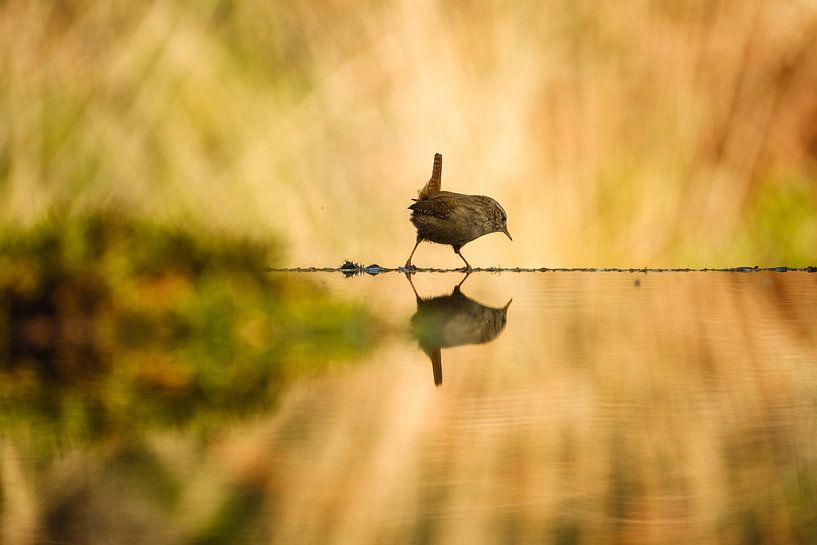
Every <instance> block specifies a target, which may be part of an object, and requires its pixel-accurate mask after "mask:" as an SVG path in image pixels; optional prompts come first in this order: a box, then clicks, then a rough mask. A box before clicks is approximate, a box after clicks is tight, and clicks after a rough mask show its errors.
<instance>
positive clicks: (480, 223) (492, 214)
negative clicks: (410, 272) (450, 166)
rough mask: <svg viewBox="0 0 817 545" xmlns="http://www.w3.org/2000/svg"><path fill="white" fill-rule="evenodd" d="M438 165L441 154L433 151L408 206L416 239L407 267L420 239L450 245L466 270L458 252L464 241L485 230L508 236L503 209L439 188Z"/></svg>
mask: <svg viewBox="0 0 817 545" xmlns="http://www.w3.org/2000/svg"><path fill="white" fill-rule="evenodd" d="M442 168H443V156H442V155H440V154H439V153H437V154H436V155H434V167H433V170H432V172H431V178H430V179H429V180H428V182H427V183H426V185H425V186H424V187H423V189H421V190H420V193H419V195H418V198H417V199H415V202H414V204H412V205H411V206H409V209H411V223H413V224H414V226H415V227H416V228H417V242H416V244H415V245H414V249H413V250H412V251H411V255H409V258H408V261H406V267H407V268H408V267H411V258H412V257H413V256H414V252H415V251H416V250H417V246H418V245H419V244H420V243H421V242H422V241H424V240H428V241H431V242H436V243H438V244H449V245H451V246H452V247H453V248H454V252H456V254H457V255H459V256H460V257H461V258H462V260H463V261H464V262H465V267H466V269H470V268H471V265H470V264H469V263H468V261H466V259H465V258H464V257H463V255H462V254H461V253H460V249H461V248H462V247H463V246H464V245H465V244H467V243H469V242H471V241H472V240H474V239H477V238H479V237H481V236H482V235H487V234H488V233H505V234H506V235H507V236H508V238H511V235H510V233H508V226H507V220H508V217H507V215H506V214H505V210H504V209H503V208H502V206H500V205H499V203H498V202H496V201H495V200H494V199H492V198H491V197H485V196H483V195H463V194H462V193H452V192H451V191H441V190H440V187H441V180H442ZM511 240H513V239H511Z"/></svg>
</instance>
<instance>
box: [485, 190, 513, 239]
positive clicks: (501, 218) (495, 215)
mask: <svg viewBox="0 0 817 545" xmlns="http://www.w3.org/2000/svg"><path fill="white" fill-rule="evenodd" d="M485 198H486V199H487V204H488V210H489V214H488V217H489V218H490V221H491V228H492V229H491V232H492V233H505V235H506V236H507V237H508V238H509V239H511V240H513V238H511V234H510V233H509V232H508V214H506V213H505V209H504V208H502V205H500V204H499V203H498V202H496V201H495V200H494V199H492V198H490V197H485Z"/></svg>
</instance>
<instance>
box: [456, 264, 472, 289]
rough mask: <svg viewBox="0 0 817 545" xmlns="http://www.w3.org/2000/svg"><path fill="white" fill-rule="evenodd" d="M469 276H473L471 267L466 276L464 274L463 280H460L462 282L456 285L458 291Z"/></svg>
mask: <svg viewBox="0 0 817 545" xmlns="http://www.w3.org/2000/svg"><path fill="white" fill-rule="evenodd" d="M469 276H471V270H470V269H469V270H467V271H465V276H463V277H462V280H460V283H459V284H457V286H456V290H457V291H459V289H460V288H461V287H462V285H463V284H465V281H466V280H468V277H469Z"/></svg>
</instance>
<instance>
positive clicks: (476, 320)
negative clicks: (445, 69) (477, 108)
mask: <svg viewBox="0 0 817 545" xmlns="http://www.w3.org/2000/svg"><path fill="white" fill-rule="evenodd" d="M272 274H284V273H272ZM286 282H287V283H288V284H292V285H298V284H302V285H303V286H306V287H305V288H303V289H304V290H307V291H314V292H315V293H319V294H321V295H320V297H325V298H327V299H328V298H331V299H332V301H333V303H332V304H331V305H311V306H309V305H307V306H306V307H298V308H297V310H293V311H292V312H291V313H290V314H287V315H286V316H287V318H285V319H272V318H269V316H276V312H278V311H277V310H276V308H277V307H274V306H273V307H274V308H272V310H269V313H270V314H269V315H267V314H264V312H266V311H264V312H261V311H257V310H252V309H251V310H248V311H247V313H246V316H243V315H242V318H241V319H240V320H239V319H236V320H234V322H230V323H231V325H230V326H229V329H230V331H232V332H234V336H231V337H229V338H230V339H233V341H231V342H218V343H214V344H208V342H209V341H208V342H204V341H202V342H198V341H197V343H198V344H195V346H192V347H191V346H189V345H190V343H189V342H187V344H186V345H185V347H184V349H181V348H179V347H177V346H176V345H174V343H173V339H174V337H173V336H172V335H166V336H164V337H161V336H160V337H161V339H163V340H161V342H157V343H155V344H156V346H153V345H151V346H152V348H151V349H150V350H142V349H141V348H140V349H139V350H137V351H136V352H134V351H133V350H131V351H127V350H125V351H120V350H118V349H114V348H111V347H110V346H111V345H110V344H108V345H105V346H106V348H100V349H98V350H95V351H93V353H94V354H95V356H93V357H95V358H97V359H100V358H101V359H102V360H104V363H103V364H100V365H99V367H101V368H103V369H104V370H103V371H100V372H98V373H96V374H91V375H90V376H88V377H84V378H80V379H76V378H72V379H71V380H72V381H74V383H73V385H72V386H71V387H70V388H67V387H66V386H65V384H63V383H62V382H64V380H65V379H61V378H60V377H64V376H66V375H64V374H63V375H60V374H59V373H57V376H56V378H52V379H49V380H46V379H43V378H42V376H40V375H41V374H42V373H41V372H40V371H37V370H36V369H39V368H38V367H36V366H34V367H32V365H34V364H28V366H27V367H26V366H24V369H23V370H22V371H21V370H20V369H19V368H18V367H19V365H18V364H15V363H14V362H10V363H9V364H8V365H7V366H6V374H5V376H6V378H9V377H12V378H13V380H14V381H15V382H13V384H14V392H11V391H10V390H11V387H10V386H8V385H6V386H4V389H3V392H2V393H3V396H4V397H5V398H6V401H5V402H4V403H3V407H4V411H5V412H6V414H5V416H4V417H3V429H2V433H3V435H2V442H0V478H1V479H2V494H3V499H2V521H0V522H1V524H0V532H2V542H3V543H10V544H24V543H61V544H62V543H214V544H215V543H282V544H292V543H308V544H311V543H315V544H333V543H337V544H347V543H349V544H358V543H361V544H367V543H377V544H380V543H401V544H420V543H440V544H459V543H462V544H483V543H484V544H496V543H509V544H510V543H519V544H524V543H531V544H534V543H536V544H538V543H552V544H559V545H567V544H579V543H588V544H607V543H610V544H613V543H622V544H625V543H626V544H629V543H632V544H653V543H654V544H663V543H711V544H720V543H723V544H742V543H775V544H786V543H803V544H805V543H817V420H815V417H816V416H817V313H816V312H815V309H816V308H817V275H815V274H808V273H791V272H789V273H745V274H741V273H661V274H629V273H535V274H526V273H523V274H508V273H503V274H486V273H474V274H471V275H470V276H469V277H468V278H467V279H466V278H465V275H463V274H459V273H445V274H442V273H441V274H416V275H414V276H413V278H412V279H411V281H409V279H407V278H406V277H405V276H403V275H400V274H396V273H390V274H383V275H379V276H375V277H370V276H365V275H364V276H359V277H354V278H344V277H342V276H341V275H338V274H326V273H315V274H300V275H293V274H290V275H289V276H288V278H287V279H286ZM161 289H168V288H167V287H166V286H164V285H163V287H161ZM293 290H294V291H296V292H297V290H296V289H295V288H292V289H288V290H282V291H281V293H282V294H283V295H282V297H287V295H286V294H287V293H290V292H291V291H293ZM245 291H247V290H245ZM163 293H164V292H163ZM230 293H231V294H232V295H231V297H233V298H235V297H241V296H247V293H244V295H241V290H240V289H239V290H238V291H236V290H235V289H233V291H232V292H230ZM248 293H249V295H248V296H250V297H258V294H257V293H255V292H251V291H250V292H248ZM350 308H351V309H355V312H361V313H363V314H365V315H366V316H367V317H368V318H366V319H361V318H355V317H354V316H357V314H355V313H354V312H352V311H349V310H348V309H350ZM310 309H311V310H310ZM333 309H334V310H333ZM337 309H341V310H337ZM341 311H342V312H347V313H349V318H348V320H345V322H346V323H347V324H348V323H350V322H351V321H353V320H359V321H358V322H356V323H355V324H353V325H352V326H349V327H343V328H340V329H337V328H335V329H333V327H334V326H329V325H326V324H325V323H324V320H328V318H327V316H328V315H330V314H334V313H336V312H341ZM310 312H312V313H313V314H314V313H317V314H319V316H317V317H316V316H309V318H308V319H306V318H304V314H305V313H306V314H308V313H310ZM18 315H19V313H18ZM20 319H21V318H18V321H19V320H20ZM132 320H133V319H132V318H131V321H132ZM12 321H13V320H12ZM137 322H138V320H137ZM125 323H126V325H127V326H128V327H126V328H125V329H126V330H127V331H131V329H128V328H134V327H135V328H137V329H138V327H140V326H138V324H136V325H133V324H131V322H127V321H126V322H125ZM316 323H317V324H318V325H315V324H316ZM327 323H328V322H327ZM128 324H130V325H128ZM304 324H310V325H308V326H307V325H304ZM322 324H323V325H322ZM13 325H14V324H12V326H13ZM18 325H19V324H18ZM24 325H25V324H24ZM35 325H36V324H35ZM73 327H74V328H75V329H76V327H78V326H77V325H76V324H74V326H73ZM32 328H34V329H32ZM41 329H42V328H41ZM69 329H70V328H69ZM10 330H11V331H12V332H13V334H12V337H14V336H15V335H16V336H17V337H18V338H17V339H16V340H15V339H14V338H13V339H12V342H11V343H9V344H10V346H12V347H14V346H18V345H19V344H20V339H19V337H20V336H21V335H22V336H23V337H25V336H26V335H28V336H29V337H31V335H34V337H32V338H33V339H34V340H33V341H32V340H29V341H26V342H28V345H26V346H29V345H30V346H35V347H36V346H38V345H37V343H36V342H35V341H36V340H37V338H38V337H36V335H38V334H39V335H41V336H42V335H43V334H42V333H38V331H39V330H38V329H36V327H35V326H31V325H30V324H29V325H25V327H16V328H15V327H11V328H10ZM29 330H31V331H33V333H31V331H29ZM207 331H209V330H207ZM21 332H22V333H21ZM26 332H28V333H26ZM327 332H328V333H327ZM231 335H233V333H231ZM26 338H28V337H26ZM126 338H127V339H130V341H129V342H132V343H134V342H135V343H136V344H139V339H141V338H143V337H139V336H136V337H135V339H136V340H135V341H134V338H133V337H127V336H126ZM151 338H152V337H151ZM185 338H187V337H185ZM236 339H237V340H236ZM151 342H152V343H153V341H151ZM272 343H277V344H275V346H277V347H279V348H276V349H275V350H274V351H266V352H265V351H264V346H271V345H272ZM282 343H283V344H282ZM24 344H25V343H24ZM40 344H42V340H41V341H40ZM46 344H47V343H46ZM103 344H104V343H103ZM30 346H29V348H30ZM282 346H286V348H280V347H282ZM247 350H255V352H252V353H251V354H250V355H249V356H248V355H246V353H245V352H246V351H247ZM19 351H20V350H19V349H17V353H19ZM10 353H12V354H13V353H14V350H12V351H11V352H10ZM60 354H63V355H62V356H60V357H59V358H57V360H55V361H56V362H57V363H56V364H55V363H54V362H51V363H49V365H52V366H53V365H57V368H58V369H64V368H66V366H67V367H68V368H71V366H75V367H82V366H83V365H87V363H84V362H83V361H70V360H71V358H75V359H80V360H81V359H82V358H84V357H89V356H88V355H87V354H88V351H82V350H79V351H77V350H74V351H69V352H68V353H67V355H66V354H65V353H63V352H60ZM100 354H101V356H100ZM37 357H42V356H37V354H34V356H31V357H30V358H28V359H25V358H23V359H20V358H18V359H17V360H15V361H28V362H31V361H38V360H37V359H36V358H37ZM48 357H51V356H48ZM32 358H33V359H32ZM60 358H62V359H60ZM201 361H204V362H205V363H204V364H200V363H197V362H201ZM256 361H260V362H262V363H261V364H256V363H253V362H256ZM268 361H275V362H276V363H275V365H274V366H272V364H270V365H269V367H265V365H266V364H265V363H264V362H268ZM196 365H200V366H202V368H203V369H206V372H203V371H201V372H200V371H196V372H197V373H198V374H194V373H193V372H192V371H190V369H193V368H195V366H196ZM32 369H35V370H34V371H32ZM128 369H131V370H133V369H136V370H137V371H127V370H128ZM197 369H198V368H197ZM52 374H53V373H52ZM71 376H72V377H73V376H74V375H71ZM193 376H195V377H196V378H195V379H192V378H191V377H193ZM38 377H39V378H38ZM61 381H62V382H61ZM99 384H104V388H101V387H99ZM191 384H195V387H193V386H191ZM134 385H136V386H134ZM259 392H260V393H259ZM55 399H56V400H57V401H55ZM9 400H13V402H11V401H9Z"/></svg>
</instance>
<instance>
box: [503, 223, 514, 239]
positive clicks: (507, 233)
mask: <svg viewBox="0 0 817 545" xmlns="http://www.w3.org/2000/svg"><path fill="white" fill-rule="evenodd" d="M502 232H503V233H505V234H506V235H507V236H508V238H510V239H511V241H513V238H512V237H511V234H510V233H509V232H508V227H507V226H506V227H503V228H502Z"/></svg>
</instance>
